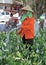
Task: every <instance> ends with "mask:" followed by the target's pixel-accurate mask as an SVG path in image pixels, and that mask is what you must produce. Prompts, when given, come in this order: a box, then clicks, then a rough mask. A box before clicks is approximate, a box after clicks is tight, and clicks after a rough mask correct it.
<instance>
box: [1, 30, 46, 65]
mask: <svg viewBox="0 0 46 65" xmlns="http://www.w3.org/2000/svg"><path fill="white" fill-rule="evenodd" d="M5 39H6V33H5V32H0V65H18V64H19V65H46V30H41V31H40V33H38V34H37V35H36V36H35V38H34V44H33V46H31V48H32V50H31V51H30V50H29V47H30V45H28V44H22V40H21V39H20V36H19V35H16V34H15V32H11V33H10V38H9V43H7V44H6V43H4V40H5ZM26 46H27V48H26Z"/></svg>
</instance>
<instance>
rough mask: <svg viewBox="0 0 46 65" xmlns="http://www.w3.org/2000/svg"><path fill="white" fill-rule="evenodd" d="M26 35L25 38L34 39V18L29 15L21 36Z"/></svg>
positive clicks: (24, 22) (23, 24)
mask: <svg viewBox="0 0 46 65" xmlns="http://www.w3.org/2000/svg"><path fill="white" fill-rule="evenodd" d="M23 35H25V39H32V38H34V18H33V17H32V18H29V17H27V18H26V19H25V20H24V21H23V23H22V27H21V33H20V36H21V37H23Z"/></svg>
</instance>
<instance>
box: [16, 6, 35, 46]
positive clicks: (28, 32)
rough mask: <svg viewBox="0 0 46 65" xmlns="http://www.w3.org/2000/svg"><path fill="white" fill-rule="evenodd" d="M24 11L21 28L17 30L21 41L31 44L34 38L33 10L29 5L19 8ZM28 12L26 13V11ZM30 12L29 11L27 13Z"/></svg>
mask: <svg viewBox="0 0 46 65" xmlns="http://www.w3.org/2000/svg"><path fill="white" fill-rule="evenodd" d="M21 10H22V11H23V12H24V13H23V14H24V15H23V16H22V20H21V21H22V25H21V28H20V29H19V30H18V31H17V34H18V33H19V34H20V36H21V38H22V41H23V43H24V44H25V43H27V44H30V45H33V40H34V17H33V16H32V14H33V10H32V9H31V8H30V6H29V5H27V6H26V7H23V8H22V9H21ZM27 12H28V13H27ZM29 12H31V13H29Z"/></svg>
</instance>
